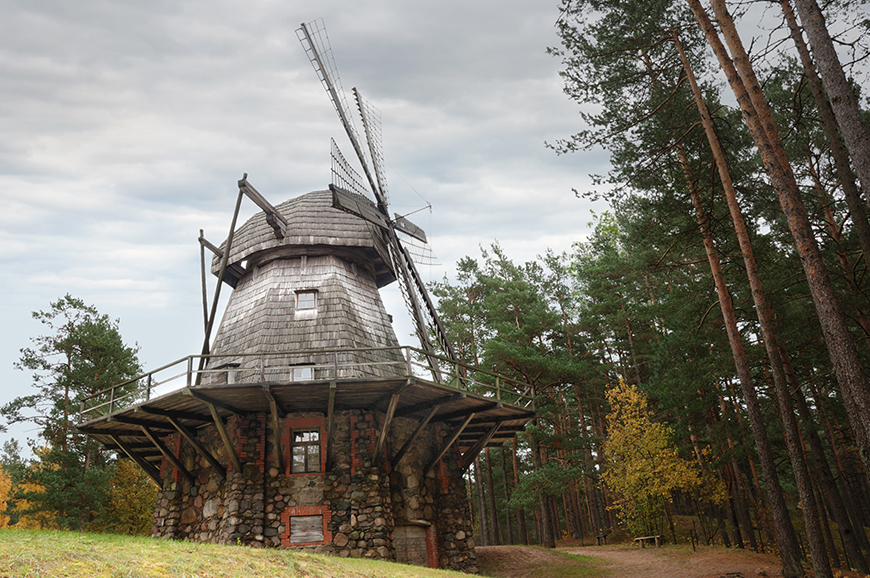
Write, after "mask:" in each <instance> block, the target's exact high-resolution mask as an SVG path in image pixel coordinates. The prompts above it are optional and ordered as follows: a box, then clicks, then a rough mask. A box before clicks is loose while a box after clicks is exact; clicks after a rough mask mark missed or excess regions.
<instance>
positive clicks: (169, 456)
mask: <svg viewBox="0 0 870 578" xmlns="http://www.w3.org/2000/svg"><path fill="white" fill-rule="evenodd" d="M141 428H142V431H143V432H144V433H145V435H146V436H147V437H148V439H149V440H151V443H152V444H154V446H155V447H156V448H157V449H158V450H160V453H162V454H163V455H164V457H166V459H167V460H169V462H170V463H171V464H172V465H173V466H175V467H176V468H178V471H179V472H181V475H182V476H184V477H185V478H187V481H188V482H190V483H191V484H192V483H193V482H194V481H195V479H196V478H194V477H193V474H191V473H190V472H189V471H188V470H187V468H185V467H184V464H182V463H181V460H179V459H178V458H177V457H176V456H175V454H174V453H172V452H171V451H169V448H167V447H166V445H165V444H164V443H163V442H162V441H160V439H159V438H158V437H157V436H155V435H154V434H153V433H151V430H149V429H148V428H147V427H145V426H144V425H143V426H141Z"/></svg>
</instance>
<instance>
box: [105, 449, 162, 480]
mask: <svg viewBox="0 0 870 578" xmlns="http://www.w3.org/2000/svg"><path fill="white" fill-rule="evenodd" d="M110 437H111V438H112V441H114V442H115V444H116V445H117V446H118V447H119V448H121V449H122V450H123V451H124V453H125V454H127V456H128V457H129V458H130V459H131V460H133V461H134V462H136V465H138V466H139V467H140V468H142V471H143V472H145V473H146V474H148V477H149V478H151V479H152V480H153V481H154V483H155V484H157V487H159V488H162V487H163V480H161V479H160V472H158V471H157V470H156V469H154V466H152V465H151V464H149V463H148V462H147V461H145V460H144V459H142V458H141V457H140V456H139V455H138V454H137V453H136V452H134V451H133V450H132V449H131V448H128V447H127V444H125V443H124V442H122V441H121V440H120V437H119V436H110Z"/></svg>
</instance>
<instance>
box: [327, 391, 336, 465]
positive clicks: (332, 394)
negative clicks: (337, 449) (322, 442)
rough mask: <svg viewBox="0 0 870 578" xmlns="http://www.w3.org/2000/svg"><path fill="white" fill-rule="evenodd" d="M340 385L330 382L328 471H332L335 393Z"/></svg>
mask: <svg viewBox="0 0 870 578" xmlns="http://www.w3.org/2000/svg"><path fill="white" fill-rule="evenodd" d="M337 389H338V384H337V383H336V382H334V381H331V382H329V402H328V404H327V406H326V471H331V470H332V463H331V460H330V457H329V456H330V455H331V453H330V450H331V449H332V436H333V434H334V433H335V392H336V390H337Z"/></svg>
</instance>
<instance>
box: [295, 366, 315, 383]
mask: <svg viewBox="0 0 870 578" xmlns="http://www.w3.org/2000/svg"><path fill="white" fill-rule="evenodd" d="M292 377H293V381H311V380H313V379H314V368H313V367H312V366H310V365H298V366H295V367H294V368H293V376H292Z"/></svg>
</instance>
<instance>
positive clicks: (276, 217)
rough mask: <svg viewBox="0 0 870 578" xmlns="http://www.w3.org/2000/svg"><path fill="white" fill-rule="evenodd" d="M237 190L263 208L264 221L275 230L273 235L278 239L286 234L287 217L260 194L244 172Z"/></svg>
mask: <svg viewBox="0 0 870 578" xmlns="http://www.w3.org/2000/svg"><path fill="white" fill-rule="evenodd" d="M239 191H241V192H243V193H245V195H247V196H248V198H249V199H251V200H252V201H254V203H255V204H256V205H257V206H258V207H260V208H261V209H263V212H264V213H266V222H267V223H269V225H270V226H271V227H272V229H273V230H274V231H275V236H276V237H278V238H279V239H283V238H284V237H285V235H286V234H287V219H285V218H284V216H283V215H282V214H281V213H280V212H278V209H276V208H275V207H274V206H272V203H270V202H269V201H267V200H266V197H264V196H263V195H261V194H260V192H259V191H257V189H255V188H254V187H253V185H251V183H249V182H248V174H247V173H245V176H244V177H243V178H242V180H240V181H239Z"/></svg>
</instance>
